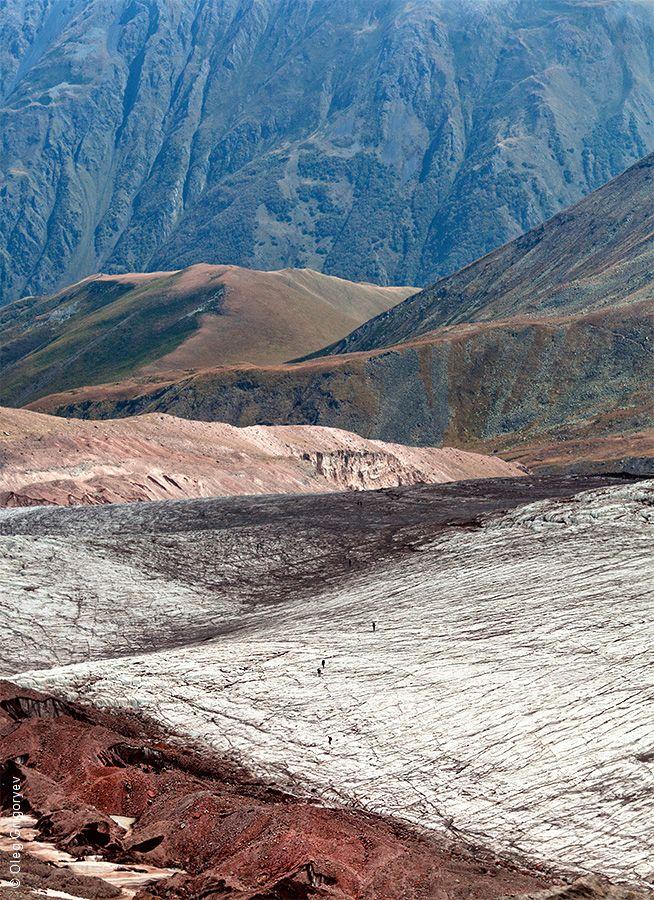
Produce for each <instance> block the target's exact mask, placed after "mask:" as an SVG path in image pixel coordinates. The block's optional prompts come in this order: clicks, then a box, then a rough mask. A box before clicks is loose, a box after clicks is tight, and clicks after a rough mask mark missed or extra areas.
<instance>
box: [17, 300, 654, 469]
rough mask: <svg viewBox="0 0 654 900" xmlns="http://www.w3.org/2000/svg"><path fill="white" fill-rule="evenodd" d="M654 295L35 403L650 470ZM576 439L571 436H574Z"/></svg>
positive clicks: (108, 414) (79, 411)
mask: <svg viewBox="0 0 654 900" xmlns="http://www.w3.org/2000/svg"><path fill="white" fill-rule="evenodd" d="M652 347H654V305H653V304H652V303H651V302H649V301H648V302H643V303H638V304H634V305H633V306H628V307H619V308H615V309H612V308H609V309H608V310H606V311H599V312H593V313H587V314H583V315H579V316H553V317H545V318H534V319H531V318H528V317H520V318H514V319H508V320H499V321H497V322H487V323H470V324H463V325H457V326H452V327H446V328H442V329H439V330H437V331H435V332H431V333H429V334H427V335H424V336H423V337H421V338H418V339H416V340H414V341H409V342H407V343H404V344H398V345H396V346H393V347H389V348H387V349H381V350H373V351H370V352H367V353H365V352H359V353H351V354H343V355H336V356H328V357H325V358H322V359H315V360H311V361H309V362H306V363H301V364H299V365H293V366H278V367H275V368H256V369H255V368H247V369H244V368H242V367H231V368H224V369H211V370H207V371H205V372H199V373H197V374H195V375H190V376H188V377H186V378H183V379H181V380H175V381H169V382H166V381H165V380H163V379H161V380H159V381H157V383H156V384H154V385H149V384H147V383H144V382H142V381H138V380H131V381H130V380H126V381H123V382H119V383H117V384H108V385H100V386H97V387H91V388H82V389H79V390H74V391H70V392H68V393H64V394H59V395H53V396H51V397H45V398H42V399H41V400H39V401H36V402H35V403H34V404H32V407H33V408H34V409H38V410H41V411H43V412H48V413H56V414H58V415H64V416H81V417H84V418H86V417H89V418H112V417H115V416H116V415H134V414H137V413H139V414H140V413H147V412H167V413H171V414H173V415H176V416H182V417H185V418H191V419H207V420H215V419H218V420H221V421H226V422H230V423H232V424H235V425H240V426H247V425H254V424H256V423H258V422H262V421H263V422H274V423H276V424H296V423H311V424H316V425H326V426H330V427H336V428H344V429H346V430H348V431H354V432H357V433H358V434H361V435H363V436H365V437H367V438H374V439H378V440H385V441H401V442H404V443H409V444H417V445H427V446H429V445H431V446H439V445H442V444H447V445H448V446H458V447H463V448H468V449H477V450H479V451H480V452H491V453H496V452H498V451H500V450H501V452H502V455H503V456H505V457H507V458H514V457H515V458H516V459H520V460H521V461H522V462H523V463H525V464H526V465H528V466H529V467H533V466H535V465H538V466H549V465H558V466H563V467H564V468H566V467H569V466H572V467H575V466H579V465H583V463H584V461H585V460H593V461H594V463H596V462H597V460H603V461H604V462H605V463H606V464H608V465H609V467H610V468H611V469H613V468H615V467H617V468H627V469H632V468H633V467H634V466H635V467H636V469H639V470H640V469H642V471H643V472H651V471H652V470H653V469H652V456H653V454H652V441H651V436H650V439H649V440H648V438H647V434H648V433H649V434H650V435H651V429H652V426H653V425H654V399H653V397H652V390H651V387H652V384H653V383H654V355H653V354H652V350H651V348H652ZM568 445H569V446H568Z"/></svg>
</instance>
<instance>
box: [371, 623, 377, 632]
mask: <svg viewBox="0 0 654 900" xmlns="http://www.w3.org/2000/svg"><path fill="white" fill-rule="evenodd" d="M372 630H373V631H377V623H376V622H373V623H372Z"/></svg>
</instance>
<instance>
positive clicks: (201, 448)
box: [0, 408, 525, 506]
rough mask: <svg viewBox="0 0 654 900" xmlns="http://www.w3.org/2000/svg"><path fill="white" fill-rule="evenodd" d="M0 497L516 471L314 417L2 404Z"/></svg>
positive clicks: (293, 488) (438, 478)
mask: <svg viewBox="0 0 654 900" xmlns="http://www.w3.org/2000/svg"><path fill="white" fill-rule="evenodd" d="M0 463H1V468H0V506H31V505H39V504H43V503H56V504H60V505H67V506H70V505H74V504H79V503H111V502H127V501H135V500H166V499H179V498H182V497H208V496H215V495H235V494H275V493H323V492H330V491H341V490H364V489H370V488H382V487H396V486H399V485H402V484H417V483H427V484H437V483H442V482H448V481H456V480H462V479H467V478H492V477H495V476H498V477H511V476H520V475H522V474H524V471H525V470H524V469H523V468H522V467H521V466H520V465H517V464H513V463H506V462H504V461H503V460H501V459H499V458H497V457H490V456H482V455H479V454H475V453H466V452H463V451H461V450H453V449H450V448H445V449H435V448H417V447H404V446H401V445H396V444H385V443H383V442H379V441H367V440H365V439H363V438H361V437H359V436H358V435H356V434H351V433H349V432H346V431H340V430H337V429H334V428H320V427H316V426H295V427H266V426H257V427H253V428H244V429H239V428H234V427H232V426H230V425H224V424H221V423H209V422H191V421H188V420H185V419H175V418H173V417H172V416H167V415H146V416H136V417H134V418H131V419H117V420H114V421H105V422H88V421H81V420H74V419H69V420H64V419H61V418H56V417H52V416H45V415H41V414H39V413H35V412H30V411H28V410H15V409H2V408H0Z"/></svg>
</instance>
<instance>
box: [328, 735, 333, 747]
mask: <svg viewBox="0 0 654 900" xmlns="http://www.w3.org/2000/svg"><path fill="white" fill-rule="evenodd" d="M327 740H328V741H329V746H330V747H331V745H332V736H331V734H330V735H328V736H327Z"/></svg>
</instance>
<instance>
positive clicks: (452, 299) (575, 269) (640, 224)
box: [317, 155, 654, 355]
mask: <svg viewBox="0 0 654 900" xmlns="http://www.w3.org/2000/svg"><path fill="white" fill-rule="evenodd" d="M653 273H654V155H652V156H648V157H646V158H645V159H643V160H641V161H640V162H638V163H637V164H636V165H635V166H632V167H631V168H630V169H629V170H628V171H627V172H625V173H624V174H623V175H621V176H619V177H618V178H615V179H614V180H613V181H611V182H610V183H609V184H607V185H606V186H605V187H603V188H601V189H600V190H598V191H595V192H594V193H592V194H591V195H590V196H589V197H586V198H584V199H583V200H581V201H580V202H579V203H578V204H576V205H575V206H573V207H571V208H570V209H566V210H565V212H562V213H560V214H559V215H557V216H555V217H554V218H553V219H550V221H548V222H546V223H545V224H544V225H541V226H539V227H538V228H534V229H533V231H530V232H529V233H528V234H526V235H524V236H523V237H521V238H518V239H517V240H515V241H513V242H512V243H510V244H507V245H506V246H505V247H502V248H500V249H499V250H496V251H495V252H494V253H491V254H489V255H488V256H486V257H484V258H483V259H480V260H478V261H477V262H475V263H473V264H472V265H470V266H467V267H466V268H464V269H462V270H461V271H460V272H457V273H456V274H455V275H452V276H451V277H449V278H443V279H442V280H440V281H438V282H437V283H436V284H434V285H433V286H432V287H429V288H427V289H426V290H424V291H421V292H419V293H416V294H415V295H413V296H411V297H409V299H408V300H406V301H405V302H404V303H402V304H399V305H398V306H397V307H396V308H395V309H392V310H389V311H387V312H384V313H381V314H380V315H379V316H377V317H376V318H374V319H372V320H370V321H369V322H366V323H364V324H363V325H362V326H361V327H360V328H358V329H357V330H356V331H354V332H353V333H352V334H350V335H348V336H347V337H346V338H345V339H344V340H342V341H339V342H337V343H336V344H335V345H333V346H331V347H328V348H326V349H325V350H323V351H321V353H320V354H317V355H324V354H328V353H348V352H353V351H358V350H373V349H375V348H379V347H388V346H390V345H392V344H399V343H402V342H404V341H409V340H412V339H414V338H416V337H419V336H421V335H425V334H427V333H428V332H430V331H434V330H435V329H438V328H441V327H442V326H445V325H456V324H461V323H465V322H488V321H496V320H502V319H508V318H511V317H515V316H522V317H524V316H529V317H530V318H531V317H543V316H551V317H552V318H553V319H554V318H555V317H560V316H570V315H579V314H584V313H591V312H597V313H599V314H602V313H605V314H607V315H612V316H614V318H615V319H616V320H617V319H618V318H619V316H620V315H624V318H625V321H626V322H627V321H628V320H629V317H630V315H631V311H632V310H633V309H634V308H638V309H641V310H643V311H647V310H649V309H651V308H652V306H654V275H653ZM623 332H624V334H623V337H624V340H625V341H629V340H631V339H633V338H634V335H630V333H629V328H628V326H626V325H625V328H624V329H623Z"/></svg>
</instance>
